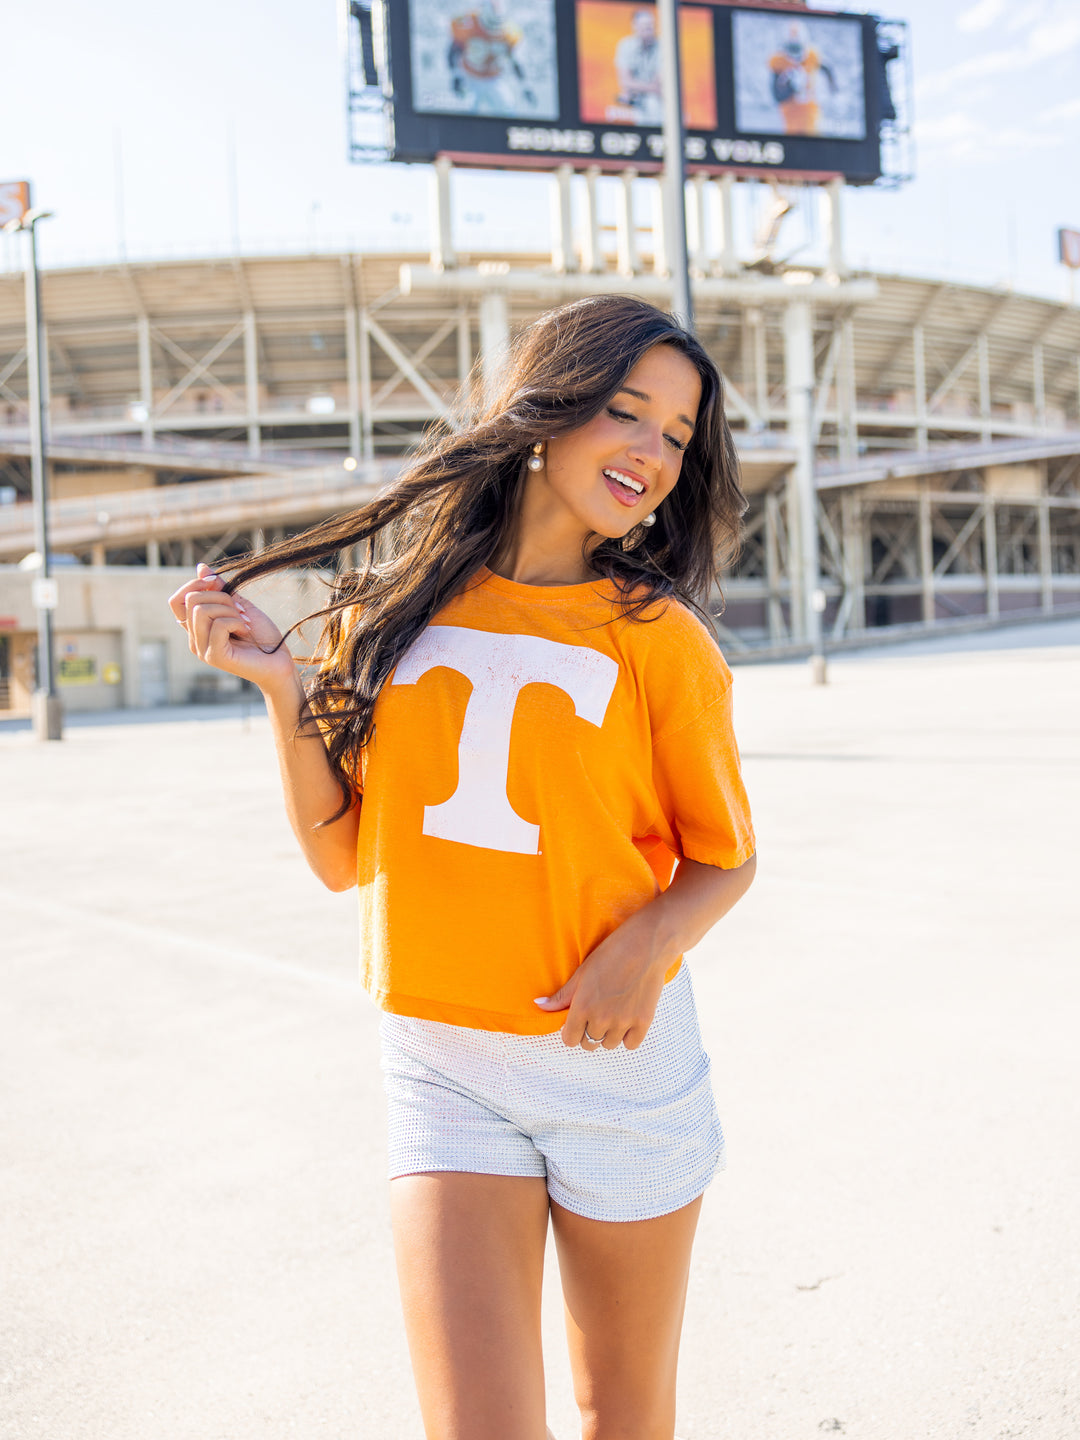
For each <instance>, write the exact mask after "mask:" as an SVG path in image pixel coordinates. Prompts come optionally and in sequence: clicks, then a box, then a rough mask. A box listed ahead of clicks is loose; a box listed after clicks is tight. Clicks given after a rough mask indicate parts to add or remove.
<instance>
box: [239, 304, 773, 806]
mask: <svg viewBox="0 0 1080 1440" xmlns="http://www.w3.org/2000/svg"><path fill="white" fill-rule="evenodd" d="M654 345H670V346H671V347H672V348H673V349H675V350H678V351H679V352H680V353H681V354H683V355H685V356H686V357H687V359H688V360H690V361H691V363H692V364H693V365H694V367H695V368H696V369H697V372H698V374H699V375H700V377H701V402H700V405H699V407H698V414H697V422H696V425H695V428H694V434H693V438H692V439H691V441H690V444H689V446H688V447H687V449H686V451H685V453H684V454H683V457H682V471H681V474H680V477H679V481H678V483H677V484H676V486H675V487H674V489H673V490H672V491H671V492H670V494H668V496H667V497H666V498H665V500H664V502H663V504H662V505H660V506H659V507H658V509H657V510H656V512H655V513H656V523H655V524H654V525H653V526H651V527H650V528H646V527H644V526H637V527H635V529H633V530H632V531H631V532H630V533H629V535H627V536H626V537H624V538H621V539H608V538H604V539H602V540H601V541H600V542H599V543H598V544H595V548H589V550H588V560H589V564H590V566H591V568H592V569H593V571H594V572H595V573H596V574H597V576H598V577H604V578H606V579H607V580H610V581H611V582H613V583H614V585H615V586H616V588H617V590H618V592H619V596H620V604H621V606H622V609H623V611H624V613H625V614H626V615H627V616H628V617H629V618H631V619H647V618H649V617H648V611H649V607H650V606H652V605H654V602H656V601H658V600H663V599H667V598H672V597H673V598H675V599H676V600H679V601H681V602H682V603H684V604H686V605H689V606H691V607H692V608H695V609H697V608H699V607H700V606H701V605H702V604H704V602H705V601H706V599H707V597H708V594H709V592H710V590H711V588H712V586H713V585H714V584H715V582H716V579H717V576H718V573H719V570H720V569H721V568H722V567H723V566H724V565H725V564H727V563H729V562H730V560H731V559H732V558H733V557H734V554H735V552H736V550H737V548H738V535H739V519H740V517H741V515H742V513H743V511H744V510H745V509H746V500H745V498H744V496H743V493H742V490H741V488H740V485H739V467H738V459H737V457H736V453H735V446H734V443H733V441H732V438H731V431H730V429H729V427H728V423H727V419H726V417H725V415H724V403H723V381H722V379H721V377H720V372H719V370H718V369H717V368H716V366H715V365H714V364H713V362H712V360H710V358H709V356H708V355H707V354H706V352H705V350H704V349H703V348H702V346H701V345H700V343H699V342H698V341H697V340H696V339H695V338H694V336H693V335H691V334H689V332H688V331H686V330H684V329H683V328H682V327H681V326H680V325H679V324H678V322H677V321H676V320H675V319H673V317H672V316H670V315H667V314H665V313H664V312H663V311H661V310H657V309H656V308H655V306H653V305H649V304H647V303H646V302H645V301H643V300H638V299H636V298H634V297H633V296H629V295H593V296H590V297H588V298H587V299H584V300H576V301H574V302H573V303H572V304H569V305H563V306H560V307H559V308H558V309H555V310H550V311H548V312H547V314H545V315H541V316H540V317H539V318H538V319H537V320H535V321H534V322H533V323H532V324H531V325H529V326H528V327H527V328H526V329H525V330H523V331H522V332H521V333H520V334H519V336H518V337H517V340H516V343H515V344H514V346H513V348H512V351H511V354H510V355H509V357H508V359H507V363H506V366H505V371H504V377H505V378H504V379H503V381H502V384H501V385H500V386H499V387H498V390H497V392H496V393H495V394H494V395H492V396H491V397H490V398H489V399H488V400H486V401H485V402H484V403H483V404H482V405H480V406H479V407H477V408H476V409H475V410H473V411H472V412H471V413H470V410H469V407H468V401H467V399H466V400H465V401H464V402H463V404H462V406H461V409H460V412H459V414H458V415H457V416H456V417H454V418H452V419H450V420H448V421H446V422H444V423H443V424H442V425H440V426H439V427H438V428H436V429H434V430H433V431H432V433H431V434H430V435H429V436H428V437H427V439H426V440H425V442H424V443H423V445H422V446H421V448H420V449H419V451H418V452H417V453H416V454H415V456H414V457H413V458H412V460H411V462H410V463H409V464H408V465H407V466H406V468H405V469H404V471H403V472H402V474H401V475H400V476H399V477H398V478H397V479H396V480H395V481H394V482H393V484H391V485H390V486H389V487H388V488H387V489H386V490H384V491H383V492H382V493H381V494H380V495H379V496H378V497H377V498H376V499H374V500H372V501H371V503H370V504H368V505H365V506H363V507H362V508H361V509H359V510H354V511H352V512H351V513H349V514H347V515H339V516H333V517H331V518H330V519H329V520H325V521H323V522H322V523H321V524H319V525H316V526H314V527H313V528H312V529H310V530H307V531H305V532H304V533H303V534H302V535H297V536H294V537H293V538H292V539H289V540H285V541H283V542H282V543H281V544H278V545H272V546H270V547H269V548H268V549H265V550H261V551H259V552H258V554H254V555H248V556H243V557H240V558H239V559H233V560H229V561H228V562H225V563H223V564H222V565H221V566H220V567H219V569H220V570H221V572H222V573H223V574H226V575H227V576H228V583H227V589H229V590H230V591H232V590H236V589H238V588H239V587H240V586H242V585H245V584H247V583H248V582H249V581H251V580H254V579H256V578H257V577H258V576H261V575H266V574H269V573H270V572H272V571H275V570H282V569H285V568H288V567H294V566H301V565H313V564H316V563H317V562H319V561H323V562H326V561H328V560H333V561H334V562H335V563H336V561H337V559H338V557H339V556H340V553H341V552H342V551H343V550H346V549H347V548H348V547H351V546H363V547H365V554H366V563H365V564H364V565H363V566H361V568H359V569H351V570H346V571H341V572H339V574H338V575H337V576H336V577H335V581H334V583H333V586H332V590H331V595H330V599H329V602H328V603H327V605H326V606H325V607H324V608H323V609H321V610H319V611H317V612H316V613H315V614H314V615H313V616H309V617H308V618H309V620H311V619H321V620H322V622H323V632H322V638H321V641H320V644H319V647H318V660H319V664H318V669H317V672H316V673H315V676H314V679H313V680H312V681H311V682H310V684H309V686H308V699H309V704H310V706H311V711H312V715H311V716H309V717H307V719H308V720H309V721H310V720H311V719H312V718H313V717H315V718H317V720H318V723H319V725H320V726H321V728H322V730H323V734H324V737H325V740H326V746H327V751H328V753H329V757H330V763H331V766H332V768H333V770H334V773H335V775H336V776H337V778H338V780H339V783H340V784H341V787H342V796H343V803H342V808H341V810H340V811H339V812H338V815H341V814H344V813H345V810H346V809H347V808H348V807H349V805H350V804H351V803H352V800H353V798H354V795H355V787H354V786H353V784H352V783H351V780H350V777H351V776H352V775H354V774H356V773H357V771H358V769H359V764H358V761H359V755H360V751H361V749H362V747H363V746H364V745H365V744H366V743H367V742H368V740H369V739H370V738H371V733H372V716H373V712H374V709H375V701H376V700H377V699H378V695H379V691H380V690H381V689H382V687H383V685H384V684H385V683H386V680H387V679H388V677H389V676H390V674H391V672H392V671H393V669H394V667H395V666H396V665H397V663H398V661H399V660H400V659H401V657H402V656H403V655H404V653H405V652H406V650H408V648H409V646H410V645H411V644H412V643H413V641H414V640H415V639H416V638H417V636H418V635H419V634H420V632H421V631H422V630H423V629H424V628H425V627H426V626H427V625H428V624H429V623H430V621H431V620H432V618H433V617H434V616H435V615H436V613H437V612H438V611H439V610H440V609H441V608H442V607H443V606H444V605H445V604H446V602H447V601H448V600H449V599H450V598H451V597H452V596H454V595H455V594H457V593H458V592H459V591H461V590H462V589H463V588H464V587H465V585H466V584H467V583H468V581H469V580H470V579H471V578H472V577H473V576H475V575H476V573H477V571H478V570H480V568H481V567H482V566H484V565H486V564H487V563H488V562H489V561H490V560H492V558H493V557H494V556H495V555H496V554H497V553H498V552H499V551H500V550H501V549H502V547H503V545H504V542H505V541H506V540H507V539H508V538H509V536H510V534H511V532H512V528H513V526H514V523H515V520H516V517H517V512H518V506H519V501H520V497H521V493H522V487H523V484H524V477H525V473H526V470H525V464H524V462H525V459H526V456H527V455H528V452H529V447H530V446H531V445H532V444H533V443H534V442H536V441H546V440H548V439H549V438H552V437H555V436H561V435H566V434H569V433H570V432H571V431H573V430H577V429H579V428H580V427H581V426H582V425H586V424H587V423H588V422H589V421H590V420H592V419H593V418H594V416H596V415H598V414H599V413H600V411H601V410H602V409H603V408H604V406H605V405H607V404H608V403H609V402H610V401H611V399H612V398H613V397H614V395H615V393H616V392H617V391H618V390H619V389H620V388H621V387H622V385H623V384H624V383H625V381H626V378H627V376H628V375H629V373H630V371H631V370H632V369H633V368H634V366H635V365H636V364H637V362H638V361H639V360H640V359H641V358H642V356H643V355H644V354H645V353H646V351H648V350H651V349H652V347H653V346H654ZM592 540H593V542H595V537H592ZM586 544H587V546H588V545H589V544H590V542H589V541H587V542H586ZM654 613H655V612H654ZM333 818H334V819H337V818H338V816H334V817H333Z"/></svg>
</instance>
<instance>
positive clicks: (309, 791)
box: [263, 669, 360, 890]
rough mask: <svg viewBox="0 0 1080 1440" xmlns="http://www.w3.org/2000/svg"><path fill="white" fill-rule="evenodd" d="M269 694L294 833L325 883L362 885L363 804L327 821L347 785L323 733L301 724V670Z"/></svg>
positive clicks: (334, 887)
mask: <svg viewBox="0 0 1080 1440" xmlns="http://www.w3.org/2000/svg"><path fill="white" fill-rule="evenodd" d="M263 694H264V696H265V698H266V711H267V715H268V717H269V720H270V730H271V734H272V735H273V737H274V748H275V750H276V751H277V758H278V767H279V769H280V771H281V786H282V791H283V793H284V798H285V812H286V814H287V815H288V817H289V824H290V825H291V826H292V829H293V834H294V835H295V836H296V838H297V840H298V841H299V842H300V848H301V849H302V850H303V852H304V858H305V859H306V860H307V862H308V864H309V865H310V866H311V869H312V870H313V871H314V873H315V874H316V875H317V876H318V877H319V879H320V880H321V881H322V882H323V884H324V885H326V886H327V888H328V889H330V890H348V889H349V888H350V887H351V886H353V885H355V884H356V834H357V827H358V824H359V815H360V807H359V804H356V805H354V806H352V807H351V808H350V809H349V810H347V811H346V813H345V814H344V815H343V816H342V817H341V818H340V819H339V820H335V821H334V822H333V824H330V825H325V824H322V822H323V821H325V820H327V819H328V818H329V817H330V816H331V815H333V814H334V813H335V812H336V811H337V810H339V809H340V808H341V799H342V796H341V788H340V786H339V785H338V783H337V780H336V779H335V778H334V773H333V771H332V770H331V768H330V759H329V756H328V755H327V753H326V745H325V743H324V742H323V738H322V736H321V734H320V733H319V731H318V730H317V729H316V728H315V727H314V726H312V725H310V724H308V725H305V726H303V728H302V729H299V730H298V728H297V727H298V724H299V721H300V716H301V715H302V714H306V713H307V700H306V697H305V695H304V688H303V686H302V685H301V683H300V677H299V674H298V673H297V672H296V670H295V669H294V670H292V671H291V672H290V674H289V675H287V676H285V677H282V679H281V680H280V681H278V682H277V683H275V684H274V685H273V686H272V687H265V688H264V689H263Z"/></svg>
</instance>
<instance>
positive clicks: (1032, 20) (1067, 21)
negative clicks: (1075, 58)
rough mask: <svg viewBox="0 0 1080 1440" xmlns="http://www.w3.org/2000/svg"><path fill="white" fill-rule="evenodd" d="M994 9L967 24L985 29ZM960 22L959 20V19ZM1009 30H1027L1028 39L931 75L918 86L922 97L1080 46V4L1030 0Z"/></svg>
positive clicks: (982, 1)
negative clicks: (982, 17) (984, 16)
mask: <svg viewBox="0 0 1080 1440" xmlns="http://www.w3.org/2000/svg"><path fill="white" fill-rule="evenodd" d="M995 3H996V0H978V3H977V4H976V5H975V6H974V7H973V8H972V9H971V10H967V11H965V12H964V15H963V16H961V17H960V18H961V19H964V18H965V16H966V17H970V16H972V15H976V16H978V15H979V13H980V12H982V13H983V14H984V15H985V14H986V13H987V10H986V9H985V7H991V9H992V7H993V5H994V4H995ZM999 14H1000V11H997V10H994V11H993V13H992V14H991V18H990V19H989V20H988V21H986V23H985V24H982V23H981V22H980V23H979V24H978V25H976V26H972V25H970V24H969V25H968V28H969V29H985V28H988V27H989V26H990V25H992V24H993V23H994V22H995V20H996V19H997V18H998V17H999ZM957 23H959V21H958V22H957ZM1006 28H1007V29H1009V30H1016V31H1018V32H1019V31H1023V30H1025V29H1026V30H1027V36H1026V40H1025V39H1023V38H1020V39H1018V40H1017V41H1016V42H1014V43H1013V44H1011V45H1008V46H1005V47H1002V48H1000V49H997V50H988V51H986V52H985V53H984V54H982V55H973V56H971V58H970V59H968V60H961V61H959V62H958V63H957V64H956V65H950V66H949V67H948V69H946V70H939V71H938V72H937V73H936V74H932V75H928V76H927V77H926V78H925V79H924V80H922V81H920V82H919V84H918V85H917V86H916V93H917V95H918V96H919V97H920V98H927V97H930V96H934V95H944V94H950V95H955V91H956V89H957V87H958V86H962V85H964V84H966V83H968V82H970V81H972V80H982V79H986V78H988V77H989V76H992V75H1006V74H1009V73H1011V72H1014V71H1017V70H1027V69H1029V68H1030V67H1031V66H1033V65H1038V64H1039V63H1041V62H1042V61H1045V60H1052V59H1058V58H1060V57H1061V56H1063V55H1067V54H1068V53H1069V52H1070V51H1072V50H1075V49H1076V48H1077V47H1078V46H1080V6H1078V4H1077V0H1031V3H1030V4H1029V5H1027V6H1025V7H1023V8H1022V9H1020V10H1018V11H1014V12H1013V13H1012V14H1011V15H1010V17H1009V20H1008V23H1007V25H1006Z"/></svg>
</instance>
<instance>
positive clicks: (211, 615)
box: [187, 596, 251, 660]
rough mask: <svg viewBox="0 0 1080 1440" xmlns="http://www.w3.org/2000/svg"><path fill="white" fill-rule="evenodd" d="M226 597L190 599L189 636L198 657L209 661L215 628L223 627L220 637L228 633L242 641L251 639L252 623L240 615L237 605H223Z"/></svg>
mask: <svg viewBox="0 0 1080 1440" xmlns="http://www.w3.org/2000/svg"><path fill="white" fill-rule="evenodd" d="M224 599H225V597H220V598H219V597H217V596H214V597H208V598H206V599H203V598H201V597H196V598H194V599H192V598H190V597H189V600H188V606H187V615H188V634H189V636H190V637H191V646H192V649H193V650H194V652H195V654H196V655H201V656H202V658H203V659H204V660H205V659H208V658H209V652H210V644H211V636H212V634H213V630H214V626H215V625H217V626H220V627H222V628H221V629H219V631H218V637H219V641H220V637H221V636H222V635H224V634H225V633H226V632H229V633H232V634H235V635H236V636H237V638H240V639H250V638H251V621H250V620H248V618H247V616H246V615H243V614H241V613H240V611H239V610H237V608H236V606H235V605H229V604H225V603H223V601H224Z"/></svg>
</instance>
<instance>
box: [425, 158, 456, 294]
mask: <svg viewBox="0 0 1080 1440" xmlns="http://www.w3.org/2000/svg"><path fill="white" fill-rule="evenodd" d="M453 168H454V167H453V164H452V163H451V161H450V160H449V159H448V158H447V157H446V156H445V155H440V156H439V157H438V159H437V160H436V161H435V163H434V165H433V166H432V167H431V174H432V179H431V268H432V269H433V270H453V269H454V268H455V266H456V265H457V256H456V255H455V253H454V224H453V214H454V212H453V209H452V207H451V194H450V174H451V171H452V170H453Z"/></svg>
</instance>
